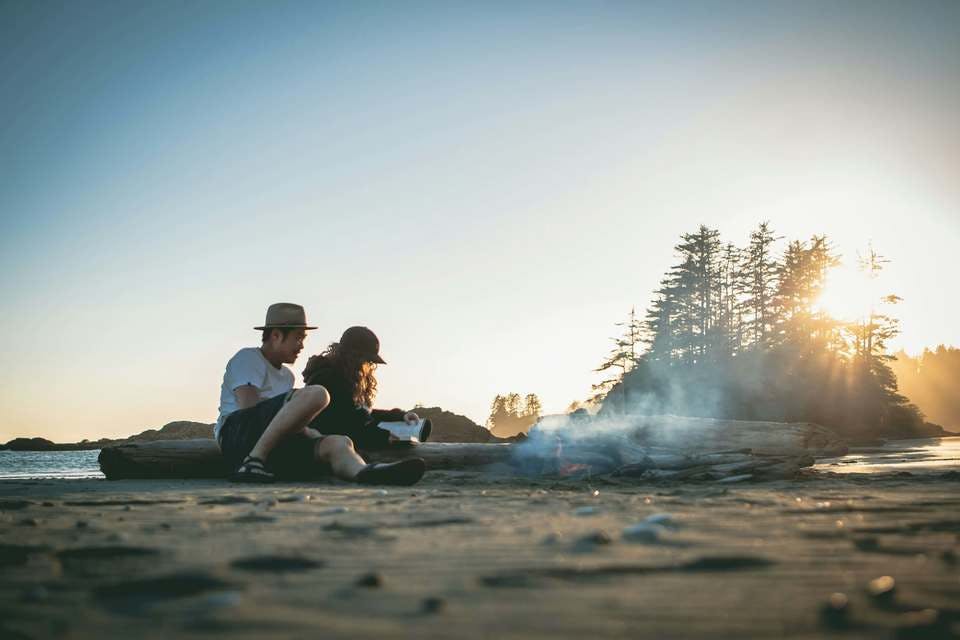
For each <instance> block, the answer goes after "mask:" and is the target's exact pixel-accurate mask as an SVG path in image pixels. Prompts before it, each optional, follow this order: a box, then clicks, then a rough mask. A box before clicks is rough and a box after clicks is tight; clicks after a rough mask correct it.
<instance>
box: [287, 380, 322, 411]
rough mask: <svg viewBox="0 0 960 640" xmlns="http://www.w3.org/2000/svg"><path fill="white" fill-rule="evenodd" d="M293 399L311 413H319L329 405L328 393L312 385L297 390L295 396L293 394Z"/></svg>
mask: <svg viewBox="0 0 960 640" xmlns="http://www.w3.org/2000/svg"><path fill="white" fill-rule="evenodd" d="M293 399H294V400H299V401H300V404H302V405H303V406H304V408H305V409H306V410H308V411H310V412H311V413H320V412H321V411H323V410H324V409H326V408H327V405H328V404H330V393H329V392H328V391H327V390H326V388H325V387H321V386H320V385H318V384H314V385H310V386H308V387H304V388H303V389H299V390H298V391H297V392H296V394H294V396H293Z"/></svg>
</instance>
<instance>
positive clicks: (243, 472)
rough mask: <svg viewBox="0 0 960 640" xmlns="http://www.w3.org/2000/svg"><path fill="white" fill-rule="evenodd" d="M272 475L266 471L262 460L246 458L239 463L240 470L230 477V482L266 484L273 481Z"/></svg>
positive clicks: (251, 457)
mask: <svg viewBox="0 0 960 640" xmlns="http://www.w3.org/2000/svg"><path fill="white" fill-rule="evenodd" d="M274 479H275V478H274V476H273V474H272V473H270V472H269V471H267V468H266V466H264V463H263V460H261V459H260V458H254V457H253V456H247V457H246V458H244V459H243V462H241V463H240V468H239V469H237V470H236V471H234V472H233V474H232V475H231V476H230V481H231V482H253V483H257V484H267V483H270V482H273V481H274Z"/></svg>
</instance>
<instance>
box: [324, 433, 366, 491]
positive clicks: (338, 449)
mask: <svg viewBox="0 0 960 640" xmlns="http://www.w3.org/2000/svg"><path fill="white" fill-rule="evenodd" d="M313 455H314V457H315V458H316V459H317V461H318V462H325V463H327V464H329V465H330V469H331V470H332V471H333V475H335V476H336V477H338V478H340V479H342V480H353V479H355V478H356V477H357V474H358V473H359V472H360V471H361V470H362V469H363V468H364V467H366V466H367V463H366V462H364V461H363V458H361V457H360V454H358V453H357V451H356V449H354V448H353V440H351V439H350V438H348V437H347V436H326V437H325V438H323V439H322V440H318V441H317V443H316V444H315V445H314V448H313Z"/></svg>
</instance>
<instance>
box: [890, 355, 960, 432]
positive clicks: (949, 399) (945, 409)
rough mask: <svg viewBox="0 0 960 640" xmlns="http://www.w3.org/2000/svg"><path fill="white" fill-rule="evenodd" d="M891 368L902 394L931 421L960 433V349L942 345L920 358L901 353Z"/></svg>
mask: <svg viewBox="0 0 960 640" xmlns="http://www.w3.org/2000/svg"><path fill="white" fill-rule="evenodd" d="M891 367H892V368H893V372H894V373H895V374H896V376H897V385H898V386H899V388H900V391H901V392H902V393H903V394H904V395H905V396H907V397H908V398H910V400H912V401H913V402H916V403H917V406H919V407H921V408H922V409H923V412H924V413H925V414H927V417H928V418H930V420H932V421H933V422H936V423H937V424H940V425H943V426H944V427H945V428H947V429H949V430H951V431H955V432H956V431H960V349H957V348H956V347H947V346H944V345H940V346H938V347H937V348H936V349H924V350H923V353H922V354H920V355H919V356H917V357H912V356H909V355H907V354H906V353H905V352H903V351H898V352H897V353H896V360H894V361H893V362H892V363H891Z"/></svg>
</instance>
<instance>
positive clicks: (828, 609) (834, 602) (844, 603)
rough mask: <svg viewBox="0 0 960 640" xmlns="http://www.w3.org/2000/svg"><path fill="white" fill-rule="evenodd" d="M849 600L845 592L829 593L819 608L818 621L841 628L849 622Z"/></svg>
mask: <svg viewBox="0 0 960 640" xmlns="http://www.w3.org/2000/svg"><path fill="white" fill-rule="evenodd" d="M849 616H850V600H849V598H847V594H845V593H831V594H830V597H829V598H827V601H826V602H825V603H823V606H822V607H821V608H820V621H821V622H822V623H823V624H824V625H825V626H828V627H833V628H835V629H836V628H842V627H845V626H847V625H848V624H849Z"/></svg>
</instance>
